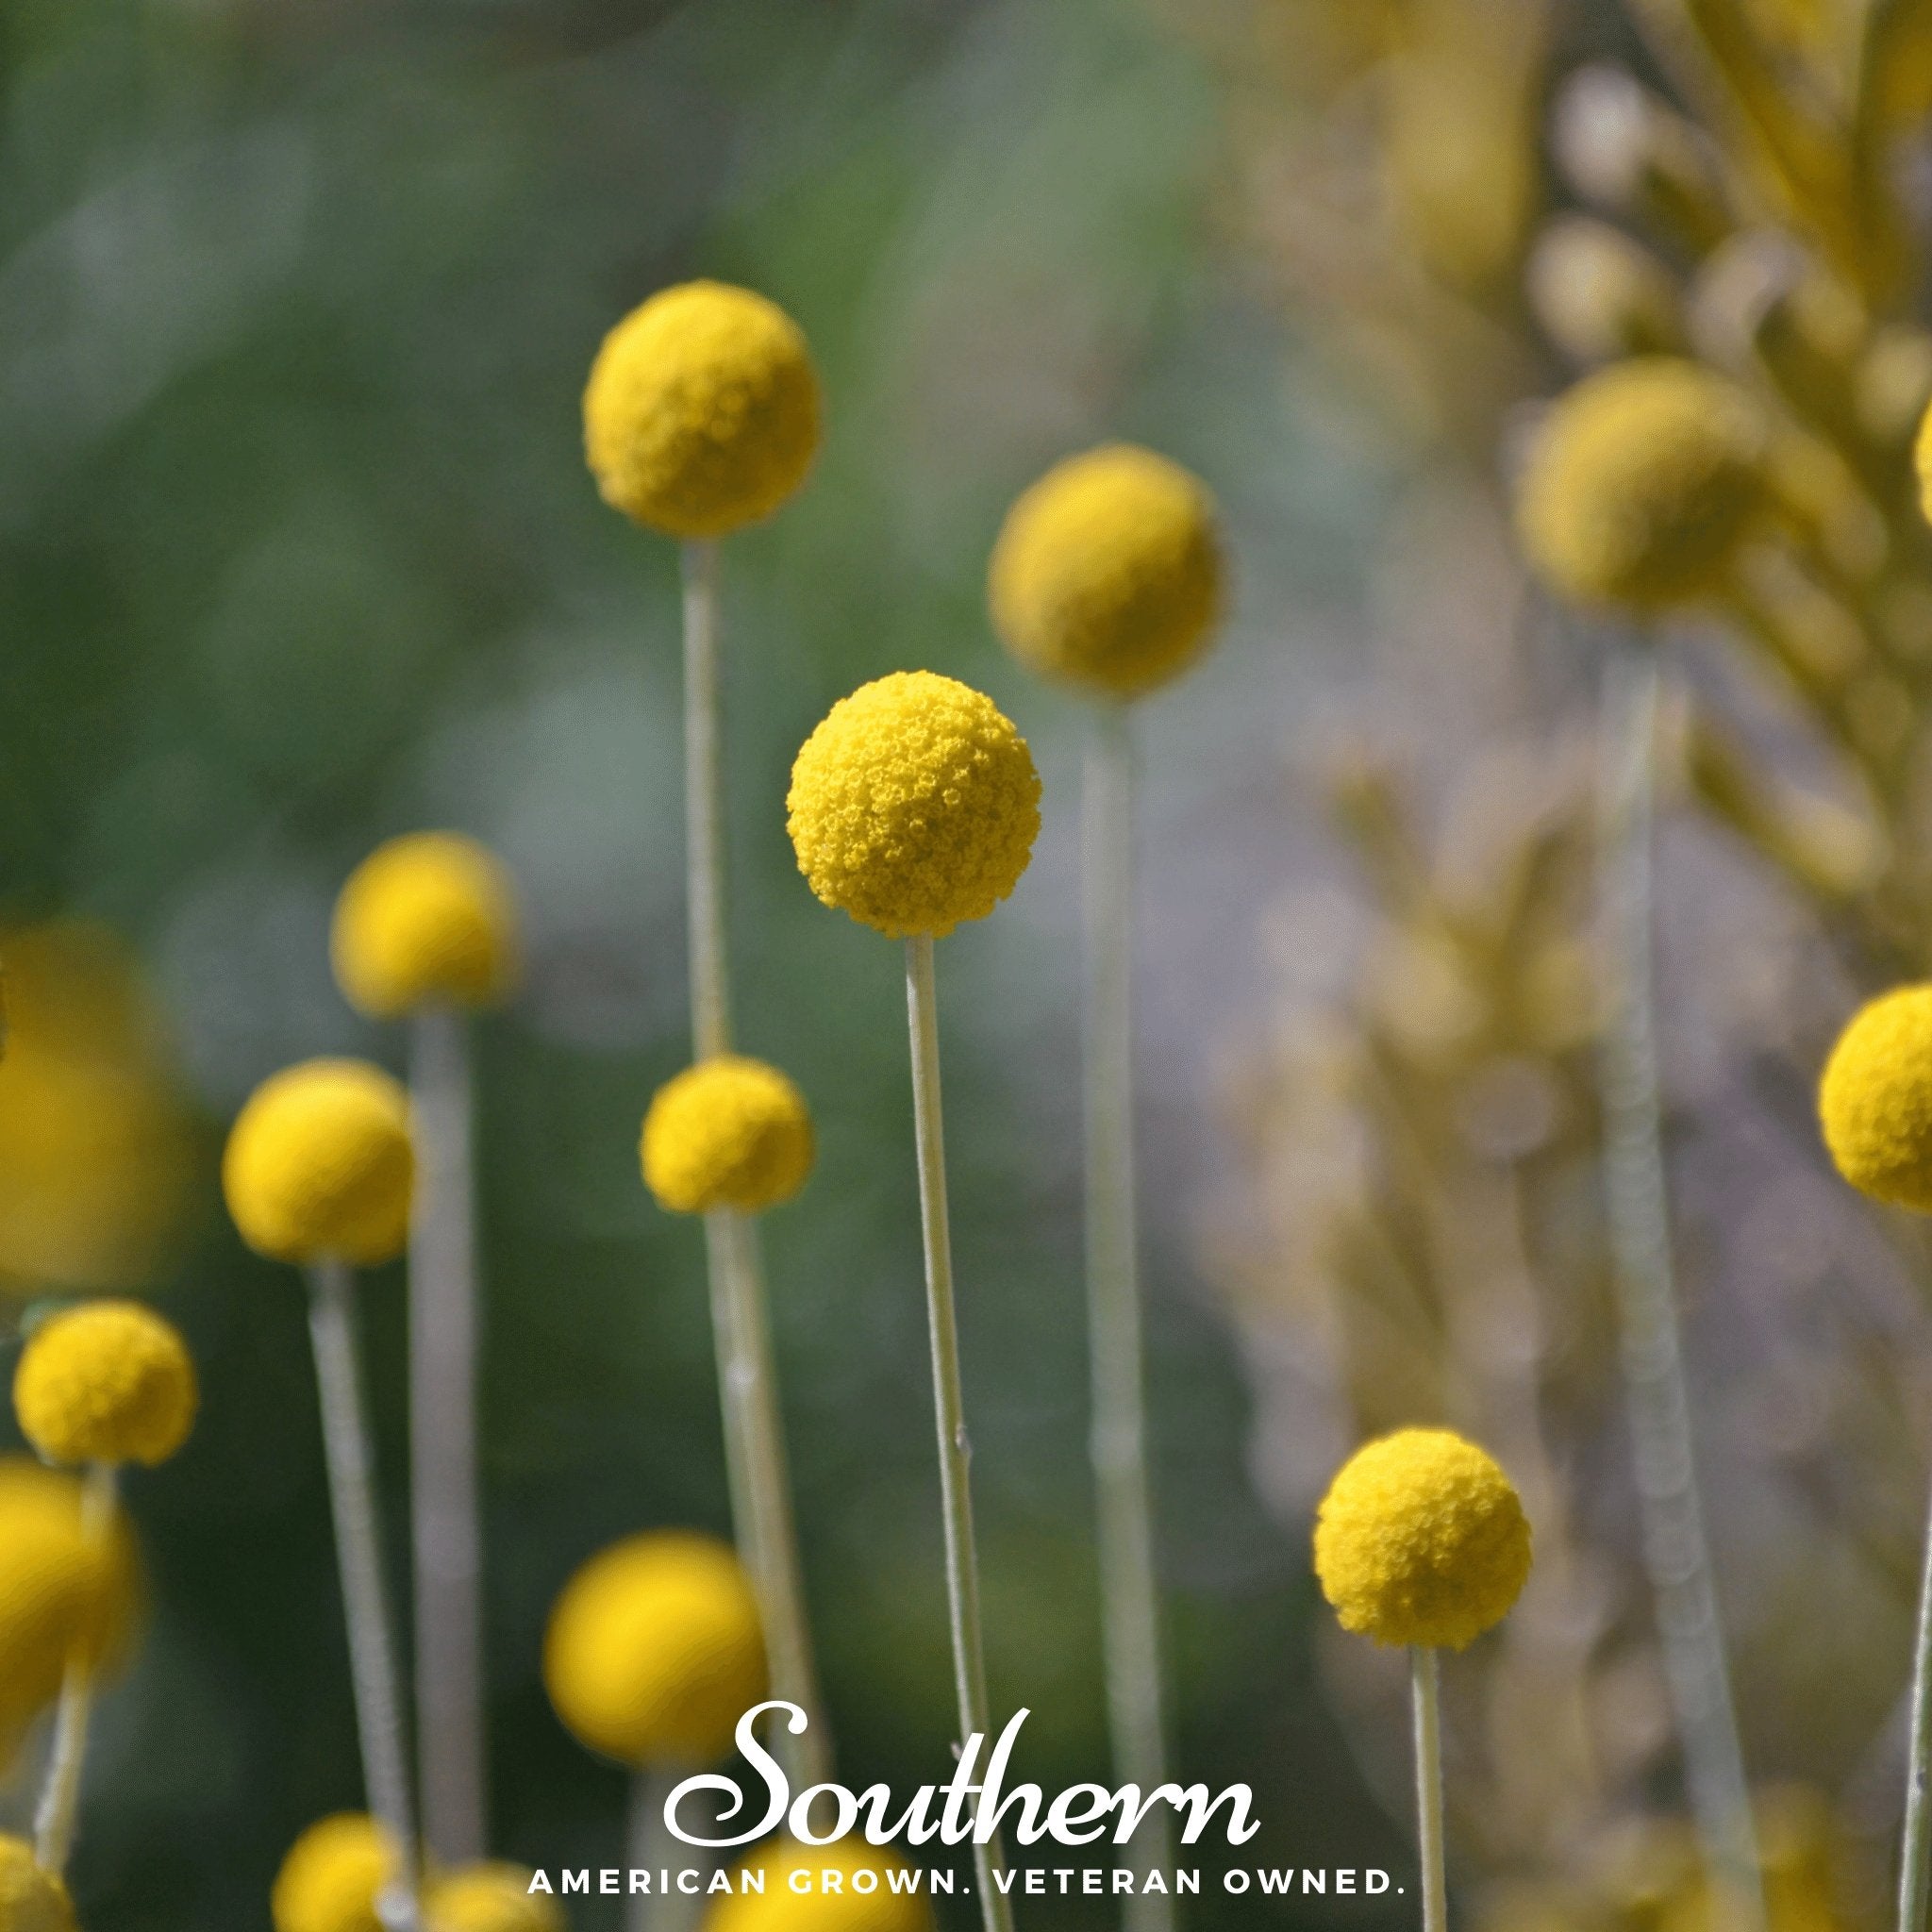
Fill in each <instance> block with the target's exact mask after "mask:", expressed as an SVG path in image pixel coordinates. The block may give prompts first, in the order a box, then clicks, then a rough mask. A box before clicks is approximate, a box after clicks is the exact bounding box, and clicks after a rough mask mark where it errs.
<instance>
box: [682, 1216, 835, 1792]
mask: <svg viewBox="0 0 1932 1932" xmlns="http://www.w3.org/2000/svg"><path fill="white" fill-rule="evenodd" d="M705 1241H706V1246H707V1250H708V1256H709V1259H710V1266H711V1277H712V1280H713V1282H714V1283H715V1284H717V1286H718V1289H719V1291H721V1292H722V1294H723V1298H724V1307H723V1308H722V1310H720V1311H719V1312H720V1317H721V1319H720V1320H719V1322H718V1334H719V1335H720V1337H721V1338H722V1339H723V1341H724V1346H723V1347H722V1348H721V1349H720V1351H719V1357H718V1371H719V1377H718V1378H719V1389H720V1393H721V1397H722V1400H723V1404H724V1437H725V1443H726V1458H727V1461H728V1462H729V1463H730V1465H731V1467H732V1470H733V1472H734V1474H733V1477H732V1484H733V1495H734V1501H733V1507H734V1508H740V1507H741V1508H742V1509H743V1510H744V1511H745V1512H746V1515H747V1517H748V1519H749V1521H750V1523H751V1524H752V1535H751V1540H750V1541H751V1548H750V1557H749V1560H750V1562H751V1563H752V1564H753V1566H754V1582H755V1584H756V1586H757V1589H758V1602H759V1606H760V1607H761V1609H762V1611H763V1613H764V1621H765V1650H766V1654H767V1657H768V1660H769V1663H770V1668H771V1677H772V1694H773V1695H774V1697H784V1698H788V1699H790V1701H791V1703H793V1704H795V1705H797V1706H798V1707H799V1708H800V1709H801V1710H803V1711H804V1712H805V1713H806V1716H807V1717H808V1719H809V1720H810V1723H809V1724H808V1728H807V1729H806V1731H805V1732H804V1734H803V1735H802V1736H801V1735H798V1734H795V1733H793V1732H792V1731H791V1729H790V1728H789V1727H788V1726H787V1725H785V1724H782V1723H781V1724H774V1727H773V1740H772V1743H773V1749H774V1751H775V1752H776V1753H777V1755H778V1757H779V1759H780V1761H781V1762H783V1764H784V1765H785V1769H786V1774H787V1775H788V1776H789V1777H790V1778H791V1785H792V1789H793V1790H803V1789H804V1788H805V1787H806V1786H808V1785H815V1784H822V1783H823V1782H824V1780H825V1779H826V1778H827V1777H829V1776H830V1774H831V1740H830V1739H829V1737H828V1736H827V1734H826V1730H825V1727H824V1721H823V1719H822V1718H821V1716H820V1714H819V1692H818V1679H817V1674H816V1672H815V1670H814V1667H813V1662H812V1654H811V1640H810V1638H809V1636H808V1633H807V1625H806V1618H805V1592H804V1587H803V1585H802V1583H801V1581H800V1578H799V1574H798V1538H797V1533H796V1531H795V1528H794V1526H793V1524H792V1520H791V1477H790V1475H789V1474H788V1473H787V1471H786V1466H785V1428H784V1423H783V1420H782V1419H781V1417H780V1416H779V1413H778V1403H777V1391H778V1383H777V1376H776V1374H774V1370H773V1365H772V1338H771V1331H770V1327H769V1325H768V1324H767V1322H766V1318H765V1287H764V1260H763V1256H762V1253H761V1250H760V1245H759V1241H758V1223H757V1222H756V1221H754V1220H753V1219H751V1218H750V1217H749V1216H747V1215H743V1214H735V1213H732V1212H731V1211H730V1210H729V1209H720V1210H718V1211H716V1212H714V1213H710V1214H708V1215H706V1217H705Z"/></svg>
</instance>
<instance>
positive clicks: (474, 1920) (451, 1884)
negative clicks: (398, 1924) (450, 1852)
mask: <svg viewBox="0 0 1932 1932" xmlns="http://www.w3.org/2000/svg"><path fill="white" fill-rule="evenodd" d="M423 1926H424V1932H564V1918H563V1911H562V1908H561V1907H559V1906H558V1903H557V1901H556V1900H555V1899H554V1898H552V1897H550V1896H549V1894H548V1893H546V1892H541V1891H537V1892H533V1891H532V1890H530V1874H529V1872H528V1871H527V1870H526V1869H525V1867H524V1866H522V1865H508V1864H504V1863H501V1862H500V1861H497V1860H493V1859H492V1860H491V1861H490V1862H488V1863H485V1864H480V1865H464V1866H462V1867H461V1868H460V1869H458V1871H455V1872H451V1873H449V1874H446V1875H445V1876H443V1877H440V1878H433V1879H431V1880H430V1882H429V1884H428V1886H427V1887H426V1888H425V1891H424V1895H423Z"/></svg>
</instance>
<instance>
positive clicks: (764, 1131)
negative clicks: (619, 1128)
mask: <svg viewBox="0 0 1932 1932" xmlns="http://www.w3.org/2000/svg"><path fill="white" fill-rule="evenodd" d="M641 1156H642V1162H643V1170H644V1181H645V1184H646V1185H647V1186H648V1187H649V1188H650V1190H651V1191H652V1193H654V1194H655V1195H657V1197H658V1203H659V1205H660V1206H662V1207H665V1208H670V1209H671V1210H672V1212H673V1213H675V1214H704V1213H707V1212H708V1211H709V1210H710V1209H711V1208H738V1209H739V1210H740V1211H741V1212H742V1213H746V1214H756V1213H758V1212H759V1211H760V1210H762V1209H763V1208H775V1207H777V1205H778V1204H779V1203H780V1202H781V1201H789V1200H791V1197H792V1195H793V1194H795V1193H797V1191H799V1189H800V1188H802V1187H803V1186H804V1185H805V1177H806V1175H807V1174H809V1173H810V1172H811V1161H812V1132H811V1110H810V1108H808V1107H807V1106H806V1104H805V1095H804V1094H802V1093H801V1092H800V1091H798V1089H797V1088H796V1087H794V1086H793V1085H792V1083H791V1081H790V1080H788V1079H787V1078H786V1077H785V1075H784V1074H781V1073H780V1072H779V1071H778V1070H777V1068H776V1067H771V1066H767V1065H766V1064H765V1062H764V1061H763V1060H754V1059H746V1058H743V1057H742V1056H741V1055H739V1054H729V1053H727V1054H719V1055H717V1056H715V1057H714V1058H711V1059H708V1060H700V1061H699V1062H698V1064H697V1065H696V1066H694V1067H687V1068H686V1069H685V1070H684V1072H683V1073H681V1074H678V1075H677V1077H676V1078H675V1079H674V1080H668V1081H666V1082H665V1084H664V1085H663V1086H662V1087H660V1088H658V1091H657V1093H656V1094H655V1095H654V1096H653V1097H652V1100H651V1109H650V1111H649V1112H648V1113H647V1114H645V1116H644V1134H643V1142H642V1147H641Z"/></svg>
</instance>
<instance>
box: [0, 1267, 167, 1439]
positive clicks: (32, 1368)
mask: <svg viewBox="0 0 1932 1932" xmlns="http://www.w3.org/2000/svg"><path fill="white" fill-rule="evenodd" d="M200 1402H201V1394H200V1391H199V1389H198V1388H197V1386H196V1383H195V1377H194V1363H193V1361H192V1358H191V1357H190V1356H189V1353H188V1344H187V1343H186V1342H184V1341H182V1340H181V1335H180V1331H179V1330H178V1329H177V1328H176V1327H175V1324H173V1323H172V1322H168V1321H165V1320H163V1319H162V1317H161V1316H159V1315H158V1314H156V1313H155V1311H154V1310H153V1309H152V1308H148V1307H142V1305H141V1303H139V1302H124V1301H102V1302H90V1303H89V1304H88V1305H87V1306H86V1307H78V1308H70V1309H68V1310H66V1311H65V1312H64V1313H62V1314H58V1315H55V1316H53V1317H51V1318H50V1319H49V1320H47V1321H45V1322H42V1324H40V1326H39V1327H38V1328H36V1329H35V1330H34V1332H33V1334H32V1336H31V1337H29V1339H28V1341H27V1344H26V1346H25V1348H24V1349H23V1350H22V1351H21V1357H20V1364H19V1366H18V1367H17V1368H16V1369H15V1370H14V1372H13V1408H14V1413H15V1414H16V1415H17V1416H18V1417H19V1418H20V1426H21V1431H22V1433H23V1434H24V1435H25V1437H26V1439H27V1441H29V1442H31V1443H32V1444H33V1445H34V1447H35V1448H36V1449H38V1450H39V1451H40V1453H41V1454H42V1456H43V1457H46V1459H47V1460H48V1461H49V1462H65V1463H84V1462H139V1463H142V1464H145V1465H147V1466H148V1467H150V1468H152V1467H153V1466H154V1464H156V1463H158V1462H165V1461H166V1460H167V1459H168V1457H171V1456H172V1455H174V1453H175V1450H177V1449H178V1448H180V1446H181V1445H182V1443H183V1442H185V1441H187V1440H188V1432H189V1430H190V1429H191V1428H192V1427H193V1426H194V1412H195V1410H196V1408H197V1407H199V1406H200Z"/></svg>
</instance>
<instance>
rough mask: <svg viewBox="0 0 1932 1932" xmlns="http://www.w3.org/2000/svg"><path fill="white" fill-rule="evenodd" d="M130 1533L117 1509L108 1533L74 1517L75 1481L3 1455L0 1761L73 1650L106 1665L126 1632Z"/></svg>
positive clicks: (130, 1623)
mask: <svg viewBox="0 0 1932 1932" xmlns="http://www.w3.org/2000/svg"><path fill="white" fill-rule="evenodd" d="M138 1594H139V1587H138V1579H137V1573H136V1565H135V1558H134V1541H133V1538H132V1537H131V1536H130V1534H129V1532H128V1528H127V1521H126V1518H125V1516H123V1515H122V1514H121V1513H120V1512H119V1511H118V1510H117V1511H116V1513H115V1516H114V1519H113V1521H112V1523H111V1524H110V1525H109V1527H108V1533H107V1535H106V1536H105V1537H94V1536H90V1535H89V1534H88V1533H87V1531H86V1530H85V1529H84V1528H83V1526H82V1523H81V1486H80V1484H79V1482H78V1481H77V1480H76V1479H75V1477H73V1476H70V1475H57V1474H55V1473H54V1472H53V1471H52V1470H48V1469H42V1467H41V1466H40V1464H39V1463H37V1462H34V1461H33V1460H31V1459H30V1458H29V1457H25V1456H7V1457H0V1768H4V1767H5V1765H6V1762H7V1760H8V1758H9V1757H11V1756H12V1755H13V1752H14V1750H15V1749H16V1748H17V1747H18V1745H19V1742H20V1740H21V1737H22V1735H23V1734H24V1733H25V1730H26V1728H27V1726H28V1725H29V1724H32V1723H33V1721H34V1719H35V1718H36V1717H37V1716H38V1715H39V1714H40V1713H41V1711H42V1710H43V1709H45V1708H46V1707H47V1706H48V1705H50V1704H51V1703H52V1702H53V1701H54V1698H55V1696H56V1694H57V1693H58V1691H59V1689H60V1679H61V1676H62V1675H63V1674H64V1673H65V1671H66V1667H67V1659H68V1657H69V1655H70V1653H72V1652H74V1651H76V1650H77V1651H78V1653H79V1655H80V1656H81V1657H84V1658H85V1659H86V1660H87V1661H88V1662H89V1663H90V1664H91V1665H92V1666H93V1667H94V1668H95V1669H96V1670H104V1669H108V1668H110V1667H111V1666H112V1665H113V1664H114V1663H116V1662H117V1661H118V1660H119V1658H120V1657H121V1656H122V1655H123V1654H124V1652H125V1650H126V1648H127V1646H128V1643H129V1641H130V1640H131V1637H132V1634H133V1629H134V1622H135V1613H136V1607H137V1597H138Z"/></svg>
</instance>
